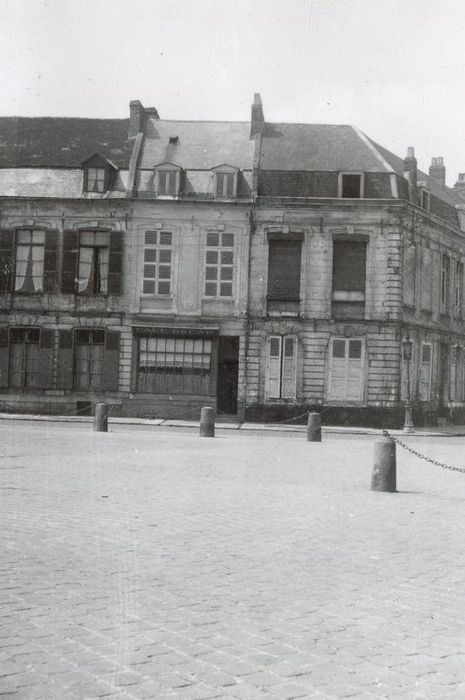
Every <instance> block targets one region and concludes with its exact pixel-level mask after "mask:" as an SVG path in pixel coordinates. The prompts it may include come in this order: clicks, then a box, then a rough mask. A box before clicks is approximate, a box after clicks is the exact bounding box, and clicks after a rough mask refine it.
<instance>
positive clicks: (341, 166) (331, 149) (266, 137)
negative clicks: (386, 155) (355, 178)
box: [260, 122, 388, 172]
mask: <svg viewBox="0 0 465 700" xmlns="http://www.w3.org/2000/svg"><path fill="white" fill-rule="evenodd" d="M260 168H261V169H262V170H287V171H291V170H294V171H299V170H300V171H331V172H337V171H340V170H349V171H350V170H356V171H357V170H358V171H363V172H388V170H387V168H386V167H385V166H384V165H383V163H382V159H381V158H379V157H377V156H376V153H374V152H373V149H372V148H370V145H368V144H367V143H366V141H365V140H364V138H362V137H361V135H360V134H359V132H358V131H357V130H356V129H354V128H353V127H352V126H346V125H336V124H334V125H333V124H271V123H268V122H267V124H266V127H265V131H264V134H263V138H262V146H261V151H260Z"/></svg>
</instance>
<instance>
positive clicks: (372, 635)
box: [0, 421, 465, 700]
mask: <svg viewBox="0 0 465 700" xmlns="http://www.w3.org/2000/svg"><path fill="white" fill-rule="evenodd" d="M90 428H91V426H89V425H85V424H80V425H69V424H68V425H60V424H49V425H47V424H45V423H35V424H34V423H29V422H26V421H19V422H13V421H4V422H3V423H2V424H1V426H0V430H1V437H2V450H1V452H2V456H1V459H0V483H1V487H2V507H1V517H2V525H1V531H0V532H1V550H0V551H1V555H0V556H1V561H0V577H1V579H0V580H1V592H0V596H1V606H0V611H1V612H0V614H1V625H0V697H6V698H12V699H13V698H14V699H18V700H22V699H23V698H24V699H27V698H42V699H43V700H52V699H55V698H56V699H60V700H67V699H68V698H69V699H73V698H79V699H83V698H97V697H107V698H119V699H120V700H127V699H128V698H154V699H156V700H162V699H164V698H178V699H179V700H183V699H185V700H204V699H205V700H206V699H208V698H227V699H234V698H237V699H249V698H250V699H252V698H274V699H276V698H278V699H280V700H287V699H291V698H315V699H316V698H346V697H354V698H362V699H365V698H366V699H367V700H368V699H371V700H376V699H377V698H378V699H379V698H389V700H396V699H397V698H399V699H401V698H402V699H403V700H405V699H410V698H431V699H442V700H446V699H449V698H450V699H453V698H454V699H456V700H459V699H460V700H463V698H465V673H464V669H465V549H464V541H465V516H464V512H465V508H464V506H465V476H464V475H462V474H458V473H453V472H448V471H444V470H441V469H438V468H435V467H433V466H431V465H429V464H427V463H425V462H421V461H419V460H418V459H416V458H415V457H413V456H411V455H409V454H407V453H406V452H404V451H401V450H400V449H399V448H398V453H397V454H398V489H399V493H398V494H386V493H375V492H371V491H370V479H371V470H372V452H373V440H374V436H370V437H364V436H344V437H340V436H339V437H338V436H328V437H325V439H324V441H323V442H322V443H321V444H317V443H307V442H306V441H305V437H304V436H303V435H302V434H289V435H287V436H283V435H276V434H271V433H269V434H264V433H263V434H259V435H253V434H252V433H250V434H244V433H241V434H239V433H237V432H234V431H229V432H226V431H225V432H219V433H218V435H217V437H216V438H215V439H214V440H208V439H201V438H199V437H198V435H197V434H196V433H195V432H193V431H181V430H179V429H178V430H175V429H168V430H162V429H160V428H152V429H148V428H145V429H142V428H139V429H135V428H130V427H128V426H125V427H117V428H114V429H112V431H111V432H109V433H108V434H104V433H93V432H92V431H91V429H90ZM406 440H407V441H408V442H409V444H412V445H414V446H415V448H416V449H420V450H421V451H425V452H427V453H428V454H429V455H432V456H433V457H435V458H436V459H441V460H443V461H446V462H450V463H452V464H458V465H461V464H463V463H464V462H465V457H464V451H463V438H433V437H428V438H427V439H426V440H422V439H421V438H419V437H416V436H414V437H408V438H407V439H406Z"/></svg>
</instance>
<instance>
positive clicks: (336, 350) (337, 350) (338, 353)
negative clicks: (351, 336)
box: [333, 340, 346, 357]
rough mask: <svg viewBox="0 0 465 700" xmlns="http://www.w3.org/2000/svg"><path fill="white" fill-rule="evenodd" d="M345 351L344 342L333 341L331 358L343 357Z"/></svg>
mask: <svg viewBox="0 0 465 700" xmlns="http://www.w3.org/2000/svg"><path fill="white" fill-rule="evenodd" d="M345 351H346V341H345V340H333V357H345Z"/></svg>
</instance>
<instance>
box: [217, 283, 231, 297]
mask: <svg viewBox="0 0 465 700" xmlns="http://www.w3.org/2000/svg"><path fill="white" fill-rule="evenodd" d="M220 296H222V297H231V296H232V284H231V283H230V282H222V283H221V284H220Z"/></svg>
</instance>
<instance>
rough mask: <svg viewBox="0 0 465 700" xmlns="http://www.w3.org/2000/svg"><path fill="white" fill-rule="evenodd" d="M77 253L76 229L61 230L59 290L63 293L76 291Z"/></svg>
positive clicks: (77, 235)
mask: <svg viewBox="0 0 465 700" xmlns="http://www.w3.org/2000/svg"><path fill="white" fill-rule="evenodd" d="M78 254H79V233H78V231H63V261H62V267H61V291H62V292H63V294H74V293H75V292H76V277H77V263H78Z"/></svg>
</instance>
